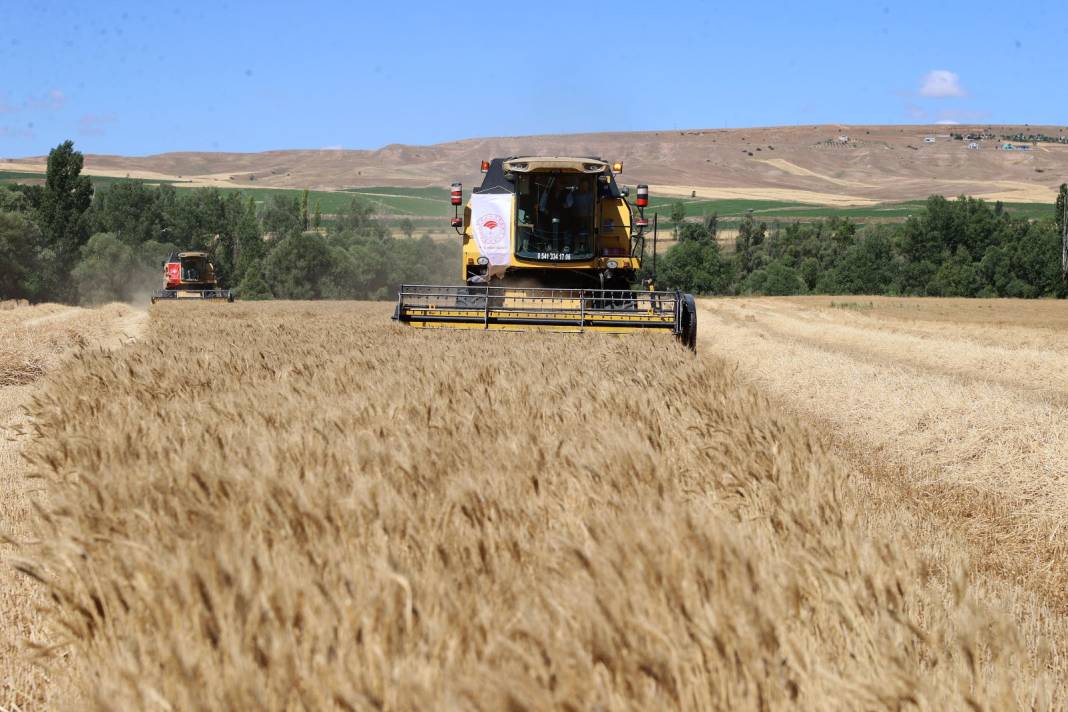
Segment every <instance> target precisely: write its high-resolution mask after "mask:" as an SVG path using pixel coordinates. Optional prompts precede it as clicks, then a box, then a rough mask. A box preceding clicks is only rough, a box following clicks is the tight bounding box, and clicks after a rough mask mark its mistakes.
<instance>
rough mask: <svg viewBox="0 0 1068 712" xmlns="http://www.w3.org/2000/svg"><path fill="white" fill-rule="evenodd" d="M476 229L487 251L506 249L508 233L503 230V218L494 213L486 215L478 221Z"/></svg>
mask: <svg viewBox="0 0 1068 712" xmlns="http://www.w3.org/2000/svg"><path fill="white" fill-rule="evenodd" d="M478 227H479V228H480V230H479V231H480V232H481V233H482V234H481V237H482V239H483V240H485V246H486V249H487V250H490V249H494V248H501V247H504V248H506V249H507V243H508V231H507V230H506V229H505V227H506V224H505V222H504V218H502V217H501V216H500V215H497V214H496V213H487V214H485V215H483V216H482V217H480V218H479V219H478Z"/></svg>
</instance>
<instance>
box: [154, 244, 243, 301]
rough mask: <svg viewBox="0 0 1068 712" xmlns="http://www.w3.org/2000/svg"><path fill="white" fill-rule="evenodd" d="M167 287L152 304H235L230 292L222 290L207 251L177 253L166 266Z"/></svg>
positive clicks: (172, 255)
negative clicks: (203, 301) (182, 301)
mask: <svg viewBox="0 0 1068 712" xmlns="http://www.w3.org/2000/svg"><path fill="white" fill-rule="evenodd" d="M163 279H164V287H163V289H161V290H159V291H158V292H156V293H155V294H153V295H152V303H153V304H155V303H156V302H157V301H160V300H167V299H211V300H225V301H227V302H232V301H234V295H233V293H231V292H230V290H229V289H220V288H219V281H218V279H217V278H216V277H215V265H213V264H212V263H211V255H209V254H208V253H207V252H174V253H172V254H171V256H170V258H169V259H168V260H167V261H166V262H164V263H163Z"/></svg>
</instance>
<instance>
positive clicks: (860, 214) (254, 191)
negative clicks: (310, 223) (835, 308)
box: [0, 166, 1052, 230]
mask: <svg viewBox="0 0 1068 712" xmlns="http://www.w3.org/2000/svg"><path fill="white" fill-rule="evenodd" d="M43 179H44V175H43V174H41V173H30V172H25V171H6V170H4V168H3V167H2V166H0V183H13V182H20V181H33V182H36V181H43ZM119 180H125V179H123V178H115V177H107V176H92V181H93V185H94V186H96V187H98V188H103V187H106V186H108V185H110V184H112V183H114V182H116V181H119ZM153 183H167V184H169V185H173V186H175V187H176V188H182V187H183V185H182V183H183V181H153ZM218 190H220V191H221V192H224V193H227V192H234V191H236V192H239V193H242V194H243V195H245V196H251V197H252V198H254V199H255V200H256V202H257V203H264V202H266V201H267V200H269V199H270V197H271V196H275V195H281V196H285V197H287V198H293V197H297V198H299V197H300V195H301V193H302V192H303V191H301V190H297V189H287V188H251V187H241V188H219V189H218ZM353 197H358V198H359V199H360V200H362V201H365V202H366V203H368V204H370V205H371V206H372V207H373V208H374V211H375V213H376V214H378V215H380V216H388V218H387V219H386V221H387V223H389V224H391V225H395V224H396V223H397V222H399V221H400V220H402V219H403V218H409V219H411V220H412V221H413V222H415V223H416V226H417V230H422V229H423V228H424V224H425V223H429V222H431V221H436V220H439V219H440V220H442V221H443V222H442V223H441V225H443V226H444V225H446V223H445V222H444V221H445V219H446V218H448V217H449V216H450V215H452V207H451V206H450V205H449V191H448V190H447V189H446V188H440V187H426V188H400V187H392V186H375V187H370V188H347V189H345V190H340V191H320V190H313V191H311V192H310V193H309V196H308V205H309V207H310V209H311V210H314V209H315V205H316V203H318V204H319V205H320V209H321V210H322V212H323V214H324V215H334V214H337V213H339V212H341V211H342V210H344V209H345V208H346V207H348V205H349V204H350V202H351V201H352V198H353ZM631 200H633V195H632V196H631ZM676 202H681V203H682V204H683V205H685V206H686V216H687V217H689V218H693V217H703V216H708V215H711V214H713V213H718V214H719V216H720V218H723V223H724V224H725V225H731V224H734V223H736V222H737V221H738V220H740V219H741V218H742V217H743V216H745V214H746V213H747V212H748V211H750V210H751V211H753V215H754V217H756V218H758V219H760V220H762V221H764V222H773V221H782V222H787V221H790V220H796V219H799V220H816V219H819V218H829V217H833V216H839V217H847V218H849V219H851V220H854V221H856V222H866V221H871V220H877V221H882V220H887V221H901V220H904V219H906V218H907V217H908V216H909V215H914V214H917V213H919V212H922V211H923V210H924V201H922V200H913V201H906V202H899V203H881V204H879V205H871V206H858V207H824V206H818V205H811V204H805V203H791V202H783V201H776V200H744V199H730V200H705V199H701V198H696V199H694V198H675V197H670V196H655V195H654V196H652V197H651V198H650V205H649V208H648V211H649V212H650V214H651V213H653V212H656V213H659V214H660V220H661V222H662V223H667V222H669V217H668V216H669V215H670V213H671V206H672V205H673V204H674V203H676ZM1004 207H1005V210H1006V212H1009V213H1012V214H1014V215H1017V216H1020V217H1027V218H1032V219H1041V218H1044V217H1048V216H1049V215H1051V213H1052V207H1051V206H1049V205H1045V204H1042V203H1005V204H1004ZM436 226H437V225H436V223H435V227H436Z"/></svg>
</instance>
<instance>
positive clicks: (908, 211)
mask: <svg viewBox="0 0 1068 712" xmlns="http://www.w3.org/2000/svg"><path fill="white" fill-rule="evenodd" d="M675 202H676V201H674V200H670V199H668V198H659V199H656V198H654V199H651V200H650V207H651V208H652V209H654V210H655V211H657V212H659V213H660V219H661V221H662V222H667V221H668V220H669V216H670V214H671V206H672V205H673V204H674V203H675ZM682 203H683V204H684V205H685V206H686V215H687V217H690V218H693V217H698V216H701V217H703V216H708V215H712V214H713V213H718V214H719V216H720V218H724V219H725V220H724V222H725V224H728V225H732V224H737V222H738V221H739V220H740V219H741V218H742V217H744V216H745V214H746V212H748V211H750V210H752V211H753V216H754V218H756V219H757V220H762V221H764V222H773V221H776V220H778V221H782V222H789V221H791V220H795V219H821V218H830V217H835V216H837V217H842V218H849V219H850V220H853V221H854V222H860V223H863V222H867V221H870V220H879V221H893V222H898V221H904V220H905V219H906V218H908V217H909V216H910V215H920V214H922V213H923V212H924V211H925V210H926V202H925V201H923V200H911V201H905V202H899V203H881V204H879V205H872V206H858V207H821V206H814V205H803V204H800V203H794V204H791V203H780V202H776V201H769V200H683V201H682ZM1003 206H1004V208H1005V211H1006V212H1008V213H1011V214H1013V215H1016V216H1019V217H1026V218H1031V219H1035V220H1040V219H1042V218H1048V217H1051V216H1052V214H1053V207H1052V206H1051V205H1047V204H1043V203H1003Z"/></svg>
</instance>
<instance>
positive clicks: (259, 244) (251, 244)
mask: <svg viewBox="0 0 1068 712" xmlns="http://www.w3.org/2000/svg"><path fill="white" fill-rule="evenodd" d="M235 239H236V243H237V260H236V265H235V267H234V280H235V281H239V280H242V279H243V278H244V277H245V276H246V274H247V273H248V270H249V268H250V267H251V266H252V265H254V264H255V265H259V267H258V269H260V270H261V271H262V269H263V265H262V262H263V259H264V258H265V257H266V256H267V245H266V244H265V243H264V242H263V236H262V235H260V223H259V221H257V220H256V199H255V198H253V197H251V196H250V197H249V199H248V203H246V204H245V209H244V211H243V212H242V215H241V218H240V220H239V221H238V223H237V227H236V230H235Z"/></svg>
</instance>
